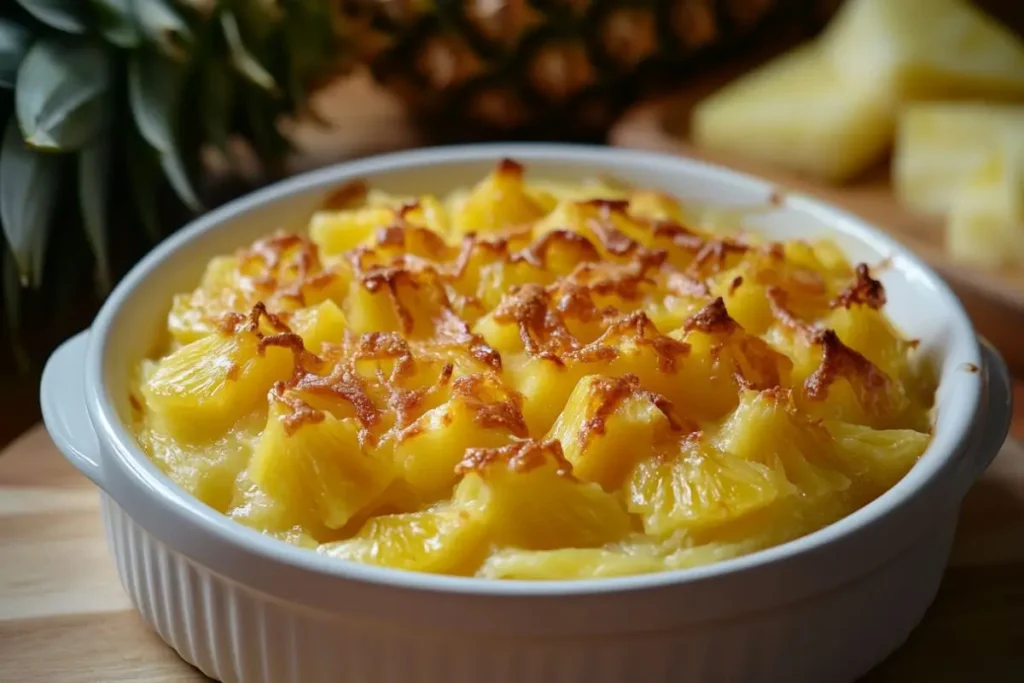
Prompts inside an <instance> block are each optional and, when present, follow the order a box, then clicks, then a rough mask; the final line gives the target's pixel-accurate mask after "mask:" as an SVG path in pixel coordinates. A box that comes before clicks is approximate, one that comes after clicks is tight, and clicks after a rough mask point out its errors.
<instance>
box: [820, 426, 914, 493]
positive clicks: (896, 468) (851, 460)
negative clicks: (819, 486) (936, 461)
mask: <svg viewBox="0 0 1024 683" xmlns="http://www.w3.org/2000/svg"><path fill="white" fill-rule="evenodd" d="M825 426H826V428H827V429H828V431H829V433H830V434H831V435H832V437H833V438H834V439H835V441H836V448H835V454H836V457H837V458H838V460H839V462H841V463H842V464H843V469H844V471H845V472H846V473H847V474H848V475H849V476H850V478H851V479H853V482H854V485H855V486H856V487H858V488H859V489H860V490H861V491H862V492H863V495H864V496H865V498H866V499H867V500H870V499H872V498H875V497H877V496H878V495H880V494H882V493H884V492H885V491H887V490H889V489H890V488H892V487H893V486H895V485H896V483H897V482H899V480H900V479H902V478H903V477H904V476H905V475H906V474H907V472H909V471H910V469H911V468H912V467H913V466H914V465H915V464H916V463H917V460H918V458H920V457H921V455H922V454H923V453H924V452H925V450H927V448H928V444H929V443H930V442H931V437H930V436H929V435H928V434H924V433H922V432H917V431H914V430H911V429H887V430H877V429H872V428H871V427H864V426H861V425H853V424H849V423H845V422H827V423H826V425H825ZM865 502H866V501H865Z"/></svg>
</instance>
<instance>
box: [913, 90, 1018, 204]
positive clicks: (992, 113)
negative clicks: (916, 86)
mask: <svg viewBox="0 0 1024 683" xmlns="http://www.w3.org/2000/svg"><path fill="white" fill-rule="evenodd" d="M1015 147H1016V148H1018V149H1024V106H1020V105H1008V104H987V103H973V102H972V103H966V102H927V103H918V104H912V105H908V106H907V107H906V108H905V109H904V110H903V111H902V112H901V114H900V120H899V125H898V127H897V133H896V153H895V155H894V157H893V186H894V188H895V190H896V195H897V197H899V200H900V202H901V203H902V204H903V205H904V206H906V207H908V208H910V209H912V210H914V211H919V212H921V213H925V214H931V215H946V214H947V213H948V212H949V211H950V210H951V209H952V208H953V204H954V202H955V201H956V199H957V198H958V197H960V196H961V195H960V194H959V190H960V187H961V186H963V185H964V184H965V183H967V182H968V180H967V178H968V176H970V175H972V174H974V175H975V176H977V177H976V179H975V180H974V181H972V184H975V183H976V184H981V185H983V184H985V177H986V174H990V172H991V169H989V171H985V172H982V173H981V174H979V173H977V171H978V167H979V166H981V165H982V164H983V163H985V162H986V161H988V162H989V163H992V159H991V157H992V156H993V155H994V154H995V153H1001V152H1004V150H1012V149H1014V148H1015ZM969 202H970V200H969V199H968V200H967V203H969Z"/></svg>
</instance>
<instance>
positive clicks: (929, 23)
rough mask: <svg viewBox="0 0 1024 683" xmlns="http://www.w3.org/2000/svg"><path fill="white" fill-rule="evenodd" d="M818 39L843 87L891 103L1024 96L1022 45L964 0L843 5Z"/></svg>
mask: <svg viewBox="0 0 1024 683" xmlns="http://www.w3.org/2000/svg"><path fill="white" fill-rule="evenodd" d="M821 40H822V46H823V49H824V51H825V54H826V55H827V56H828V57H829V59H830V60H831V62H832V65H833V68H834V69H835V70H836V74H837V76H839V77H840V78H841V79H842V80H843V82H844V85H845V86H846V87H848V88H851V89H853V90H865V89H866V90H869V91H873V92H877V93H884V94H886V95H887V96H888V98H889V99H890V101H892V102H893V103H894V104H895V103H900V102H907V101H914V100H922V99H938V98H944V97H953V98H979V99H996V98H1001V99H1012V98H1017V97H1021V96H1024V41H1022V40H1021V39H1020V38H1018V37H1017V36H1015V35H1014V34H1013V33H1012V32H1011V31H1010V30H1009V29H1007V28H1005V27H1003V26H1001V25H1000V24H999V23H998V22H997V21H996V20H995V19H993V18H991V17H989V16H988V15H986V14H985V13H984V12H982V11H981V10H979V9H977V8H976V7H974V6H972V4H971V2H970V1H969V0H848V1H847V2H846V4H845V5H844V6H843V8H842V9H840V11H839V14H838V15H837V16H836V17H835V19H833V21H832V23H831V24H830V26H829V27H828V29H826V32H825V34H824V35H823V36H822V39H821Z"/></svg>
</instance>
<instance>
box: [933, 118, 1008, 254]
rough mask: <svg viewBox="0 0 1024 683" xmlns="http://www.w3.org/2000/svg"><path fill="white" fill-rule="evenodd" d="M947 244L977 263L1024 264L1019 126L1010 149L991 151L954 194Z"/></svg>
mask: <svg viewBox="0 0 1024 683" xmlns="http://www.w3.org/2000/svg"><path fill="white" fill-rule="evenodd" d="M1021 125H1022V127H1024V117H1022V120H1021ZM946 250H947V251H948V252H949V254H950V256H951V257H952V258H953V259H954V260H956V261H959V262H961V263H966V264H970V265H973V266H978V267H982V268H996V269H997V268H1003V267H1015V266H1024V129H1022V135H1021V142H1020V144H1019V145H1018V146H1017V147H1016V148H1015V149H1001V150H998V151H994V152H993V153H992V154H991V155H990V156H989V157H988V158H987V159H986V160H985V161H984V162H983V163H982V164H980V165H979V166H978V167H977V168H976V169H975V170H974V171H973V172H972V173H970V174H969V175H968V176H967V177H966V179H965V182H964V184H963V185H962V186H961V187H960V188H959V189H958V190H957V192H956V193H955V194H954V199H953V205H952V210H951V212H950V214H949V219H948V222H947V224H946Z"/></svg>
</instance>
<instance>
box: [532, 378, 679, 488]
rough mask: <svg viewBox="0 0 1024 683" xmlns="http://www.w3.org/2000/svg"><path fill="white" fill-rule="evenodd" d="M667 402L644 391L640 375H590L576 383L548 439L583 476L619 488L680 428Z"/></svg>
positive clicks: (585, 478)
mask: <svg viewBox="0 0 1024 683" xmlns="http://www.w3.org/2000/svg"><path fill="white" fill-rule="evenodd" d="M667 403H668V402H667V401H666V400H665V399H663V398H662V397H660V396H657V395H654V394H651V393H649V392H646V391H643V390H642V389H641V387H640V383H639V380H637V378H636V377H635V376H631V375H630V376H626V377H622V378H614V377H601V376H598V375H590V376H588V377H584V378H583V379H581V380H580V381H579V382H578V383H577V384H576V388H575V389H574V390H573V392H572V394H571V395H570V397H569V401H568V403H566V406H565V409H564V410H563V411H562V413H561V415H559V416H558V419H557V420H556V421H555V424H554V426H553V427H552V428H551V431H550V432H548V436H547V438H548V439H556V440H558V441H559V442H560V443H561V444H562V451H563V452H564V454H565V458H566V459H567V460H568V461H569V462H570V463H572V469H573V474H575V475H576V476H577V477H578V478H579V479H581V480H582V481H592V482H596V483H598V484H600V485H601V486H602V487H603V488H604V489H605V490H606V491H614V490H616V489H617V488H618V487H619V486H620V485H621V484H622V481H623V479H624V478H625V477H626V475H627V474H628V473H629V471H630V470H631V469H632V468H633V465H634V464H635V463H636V460H637V459H638V458H640V457H643V455H644V454H645V453H649V452H650V451H651V449H653V448H654V445H655V443H656V442H658V441H659V440H662V439H664V438H665V437H666V436H667V435H668V434H669V433H670V432H671V431H672V430H673V428H676V429H678V428H679V426H678V425H673V422H672V420H671V419H670V418H669V416H668V415H667V414H666V411H669V410H670V409H671V408H670V406H668V405H667Z"/></svg>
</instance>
